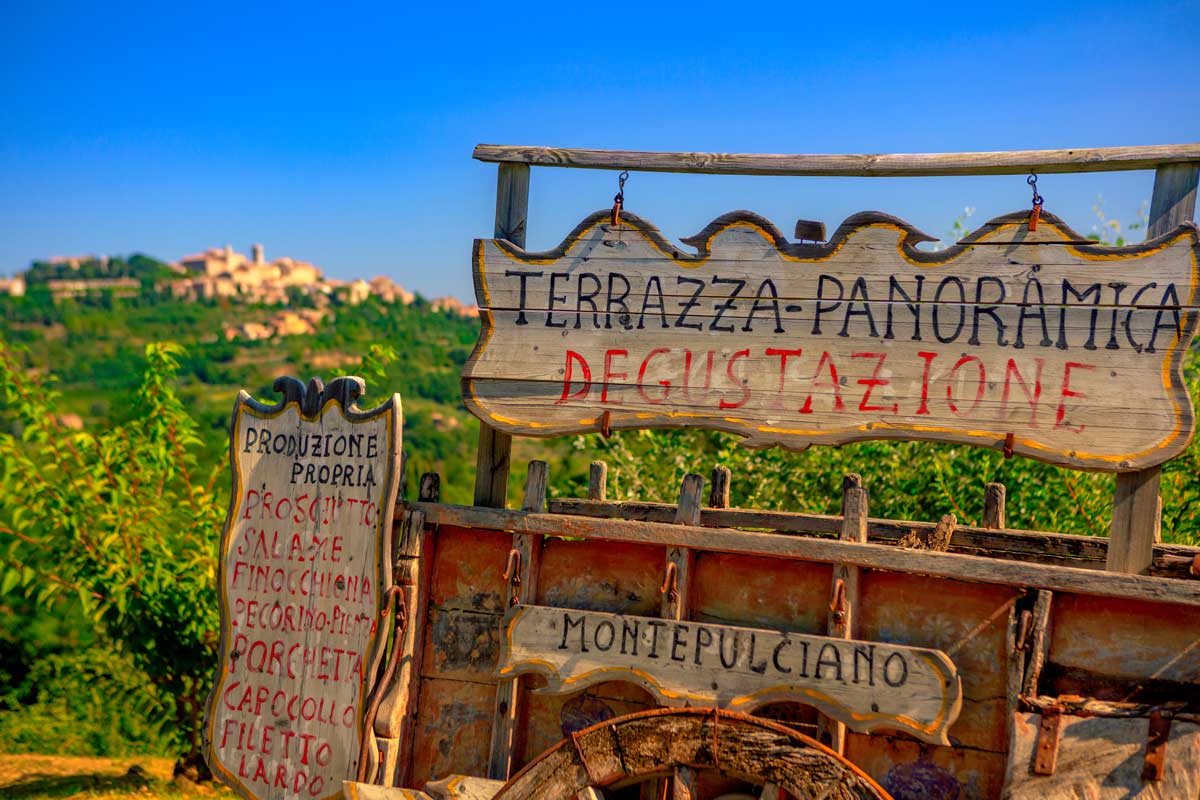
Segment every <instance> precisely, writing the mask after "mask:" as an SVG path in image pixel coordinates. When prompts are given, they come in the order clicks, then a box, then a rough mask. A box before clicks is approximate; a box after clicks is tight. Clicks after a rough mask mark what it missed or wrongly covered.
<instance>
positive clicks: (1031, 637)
mask: <svg viewBox="0 0 1200 800" xmlns="http://www.w3.org/2000/svg"><path fill="white" fill-rule="evenodd" d="M1053 607H1054V593H1053V592H1048V591H1046V590H1045V589H1039V590H1038V593H1037V600H1036V601H1035V602H1034V604H1033V616H1032V618H1031V620H1030V628H1029V634H1028V638H1027V640H1026V641H1027V646H1028V650H1029V663H1028V665H1027V666H1026V669H1025V675H1024V678H1023V679H1022V682H1021V694H1023V695H1026V696H1029V697H1034V696H1037V694H1038V680H1039V678H1041V675H1042V667H1043V666H1045V664H1046V656H1047V654H1048V653H1049V651H1050V624H1051V620H1050V610H1051V609H1052V608H1053Z"/></svg>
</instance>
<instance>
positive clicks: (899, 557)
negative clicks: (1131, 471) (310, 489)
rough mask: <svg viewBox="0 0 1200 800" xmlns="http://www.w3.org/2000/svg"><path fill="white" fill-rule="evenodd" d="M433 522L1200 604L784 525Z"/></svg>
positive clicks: (1139, 586) (1110, 581)
mask: <svg viewBox="0 0 1200 800" xmlns="http://www.w3.org/2000/svg"><path fill="white" fill-rule="evenodd" d="M412 505H414V506H415V507H418V508H420V509H421V510H423V511H424V512H425V515H426V519H428V520H429V521H430V522H432V523H435V524H437V523H442V524H451V525H462V526H466V527H475V528H492V529H498V530H511V531H520V532H524V533H540V534H549V535H551V536H577V537H580V538H585V539H601V540H608V541H626V542H643V543H647V544H656V545H660V546H663V545H665V546H679V547H690V548H692V549H695V550H713V551H719V552H727V553H744V554H747V555H767V556H777V557H779V558H787V559H798V560H811V561H821V562H825V563H838V562H844V563H846V564H852V565H854V566H859V567H867V568H870V569H879V570H890V571H893V572H919V573H924V574H927V575H935V576H939V577H944V578H955V579H958V580H965V581H972V582H979V583H995V584H1005V585H1011V586H1020V587H1030V588H1045V589H1060V590H1063V591H1070V592H1077V593H1079V594H1083V595H1091V596H1098V597H1120V598H1125V599H1131V600H1133V599H1140V600H1149V601H1155V602H1162V603H1177V604H1181V605H1189V606H1197V605H1200V582H1193V581H1181V580H1171V579H1164V578H1152V577H1146V576H1141V575H1120V574H1116V573H1103V574H1101V573H1097V572H1096V571H1093V570H1086V569H1079V568H1076V567H1061V566H1051V565H1046V564H1031V563H1021V562H1008V561H1002V560H999V559H990V558H980V557H977V556H968V555H961V554H958V553H937V552H928V551H921V550H901V549H897V548H894V547H888V546H885V545H877V544H860V543H857V542H841V541H829V540H826V539H812V538H807V537H794V536H785V535H781V534H777V533H756V532H751V531H741V530H732V529H727V528H694V527H689V526H683V525H671V524H666V525H663V524H658V523H653V522H635V521H630V520H623V519H605V520H596V519H587V518H583V517H574V516H567V515H560V514H523V513H521V512H514V511H506V510H502V509H484V508H475V507H470V506H453V505H442V504H432V503H415V504H412Z"/></svg>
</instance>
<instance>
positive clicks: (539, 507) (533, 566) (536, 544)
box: [488, 461, 550, 781]
mask: <svg viewBox="0 0 1200 800" xmlns="http://www.w3.org/2000/svg"><path fill="white" fill-rule="evenodd" d="M549 478H550V468H549V467H548V466H547V465H546V462H545V461H530V462H529V473H528V475H527V476H526V478H525V499H524V500H523V501H522V503H521V510H522V511H528V512H531V513H534V514H540V513H542V512H544V511H545V510H546V484H547V483H548V481H549ZM513 550H515V551H517V553H518V554H519V555H520V559H521V560H520V568H519V569H518V570H516V575H514V576H513V577H512V578H511V579H510V580H509V584H508V586H506V587H505V597H506V598H508V597H513V596H516V598H517V600H518V601H519V602H520V603H532V602H535V601H536V600H537V579H538V571H539V569H540V567H541V562H542V537H541V536H540V535H538V534H530V533H514V534H513ZM497 568H499V565H497ZM514 584H516V585H514ZM522 680H523V678H521V677H519V676H518V677H516V678H511V679H509V680H503V681H500V683H499V684H498V685H497V686H496V713H495V716H494V717H493V721H492V747H491V755H490V757H489V759H488V777H489V778H492V779H493V780H498V781H506V780H508V777H509V774H510V773H511V772H512V766H513V761H514V759H515V758H516V756H517V754H518V753H520V751H521V749H522V747H523V746H524V739H523V737H522V735H521V733H522V731H523V726H522V725H521V724H520V720H521V718H522V717H523V716H524V713H525V712H524V708H523V705H524V701H525V697H524V691H522V689H523V686H522Z"/></svg>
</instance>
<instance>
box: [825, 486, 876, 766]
mask: <svg viewBox="0 0 1200 800" xmlns="http://www.w3.org/2000/svg"><path fill="white" fill-rule="evenodd" d="M867 505H868V498H867V490H866V489H865V488H864V487H863V482H862V476H861V475H858V474H856V473H850V474H848V475H846V476H845V477H843V478H842V530H841V533H840V535H839V539H840V540H841V541H843V542H866V541H867ZM859 577H860V575H859V570H858V567H854V566H848V565H846V564H835V565H834V567H833V584H832V587H831V590H830V601H829V615H828V619H827V620H826V630H827V631H828V632H829V635H830V636H837V637H838V638H840V639H854V638H857V636H856V633H857V630H858V620H857V616H858V605H859V597H860V594H861V592H860V588H859ZM817 732H818V737H819V739H820V741H821V744H824V745H826V746H828V747H829V748H830V749H831V750H833V751H834V752H836V753H844V752H845V750H846V726H845V724H843V723H841V722H838V721H836V720H833V719H830V718H829V717H826V716H824V715H822V716H821V718H820V720H819V721H818V725H817Z"/></svg>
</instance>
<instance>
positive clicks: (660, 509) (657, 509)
mask: <svg viewBox="0 0 1200 800" xmlns="http://www.w3.org/2000/svg"><path fill="white" fill-rule="evenodd" d="M675 508H676V507H675V506H674V505H672V504H670V503H650V502H609V501H597V500H583V499H577V498H557V499H553V500H550V501H549V503H548V505H547V510H548V511H549V512H550V513H552V514H567V515H571V516H587V517H602V518H606V519H628V520H639V521H642V522H671V521H672V520H673V519H674V517H675ZM699 524H700V525H701V526H702V527H714V528H757V529H766V530H770V531H773V532H778V533H800V534H807V535H816V536H828V537H831V538H836V537H837V536H838V534H839V533H840V531H841V529H842V518H841V517H840V516H836V515H832V514H805V513H798V512H794V511H759V510H753V509H738V508H704V509H701V511H700V523H699ZM936 527H937V523H934V522H923V521H917V520H895V519H884V518H877V517H872V518H870V519H869V520H868V521H867V535H868V537H869V541H871V542H876V543H883V544H895V543H896V542H897V541H899V540H900V539H901V538H902V537H904V536H905V535H906V534H908V533H910V532H912V531H918V532H923V533H924V532H930V531H933V530H934V529H935V528H936ZM949 549H950V551H951V552H956V553H967V554H970V555H982V556H990V557H993V558H1007V559H1010V560H1015V561H1037V562H1039V563H1043V564H1045V563H1051V564H1059V565H1061V566H1074V567H1083V568H1090V569H1098V570H1102V569H1104V567H1105V560H1106V558H1107V556H1108V539H1107V538H1104V537H1099V536H1081V535H1076V534H1066V533H1053V532H1048V531H1031V530H1021V529H1017V528H1005V529H1003V530H1001V529H996V528H988V527H976V526H972V525H959V526H957V527H956V528H955V530H954V537H953V539H952V540H951V542H950V547H949ZM1198 555H1200V547H1188V546H1185V545H1170V544H1166V545H1164V544H1158V545H1155V547H1154V562H1153V563H1152V564H1151V566H1150V570H1149V574H1151V575H1157V576H1163V577H1173V578H1190V577H1192V576H1191V569H1192V565H1193V563H1194V559H1195V558H1196V557H1197V556H1198Z"/></svg>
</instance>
